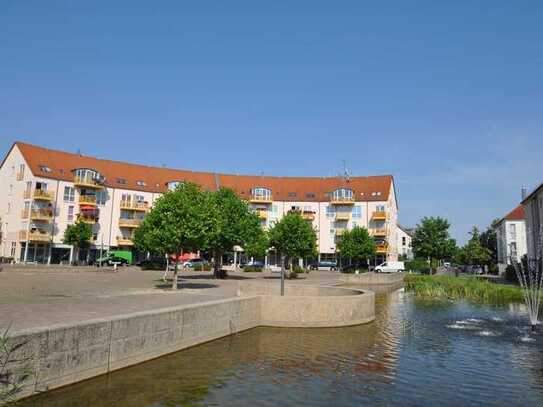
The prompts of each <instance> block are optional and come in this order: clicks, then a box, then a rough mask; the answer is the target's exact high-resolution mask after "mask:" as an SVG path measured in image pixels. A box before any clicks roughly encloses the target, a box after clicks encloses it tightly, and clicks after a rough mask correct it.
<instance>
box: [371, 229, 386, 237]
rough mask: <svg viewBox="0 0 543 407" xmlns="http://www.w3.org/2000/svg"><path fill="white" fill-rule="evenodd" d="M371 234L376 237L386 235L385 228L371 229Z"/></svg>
mask: <svg viewBox="0 0 543 407" xmlns="http://www.w3.org/2000/svg"><path fill="white" fill-rule="evenodd" d="M371 235H372V236H376V237H385V236H386V235H387V230H386V229H372V231H371Z"/></svg>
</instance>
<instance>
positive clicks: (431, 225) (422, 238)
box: [411, 217, 456, 264]
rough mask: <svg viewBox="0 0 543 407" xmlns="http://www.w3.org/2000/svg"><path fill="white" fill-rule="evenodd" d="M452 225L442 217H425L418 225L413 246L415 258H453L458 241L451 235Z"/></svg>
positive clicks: (412, 242)
mask: <svg viewBox="0 0 543 407" xmlns="http://www.w3.org/2000/svg"><path fill="white" fill-rule="evenodd" d="M449 227H450V224H449V222H448V221H447V220H446V219H443V218H440V217H429V218H428V217H424V218H422V220H421V223H420V224H419V225H417V228H416V229H415V233H414V234H413V239H412V241H411V246H412V247H413V253H414V254H415V257H422V258H428V259H430V264H431V263H432V260H443V259H445V258H448V257H452V256H453V255H454V253H455V251H456V241H455V240H454V239H452V238H451V237H450V235H449Z"/></svg>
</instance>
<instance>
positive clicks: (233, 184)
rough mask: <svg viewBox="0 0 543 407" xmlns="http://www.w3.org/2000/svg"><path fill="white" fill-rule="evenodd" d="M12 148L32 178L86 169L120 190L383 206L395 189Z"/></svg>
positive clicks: (64, 176) (382, 183) (354, 180)
mask: <svg viewBox="0 0 543 407" xmlns="http://www.w3.org/2000/svg"><path fill="white" fill-rule="evenodd" d="M14 145H16V146H17V147H18V148H19V150H20V151H21V154H22V155H23V157H24V158H25V160H26V162H27V164H28V166H29V168H30V170H31V171H32V173H33V174H34V175H35V176H38V177H43V178H51V179H56V180H63V181H68V182H71V181H73V172H72V171H73V170H74V169H77V168H88V169H93V170H96V171H98V172H99V173H100V174H101V175H103V176H104V177H105V185H106V186H108V187H111V188H119V189H130V190H139V191H147V192H165V191H166V190H167V187H166V184H167V183H168V182H171V181H184V182H194V183H196V184H199V185H200V186H201V187H202V188H203V189H206V190H216V189H217V188H219V187H227V188H231V189H232V190H234V191H235V192H236V193H237V194H238V195H240V196H241V197H242V198H243V197H249V196H250V194H251V189H252V188H255V187H266V188H269V189H271V190H272V197H273V199H274V200H276V201H315V202H319V201H321V202H322V201H327V200H328V199H329V197H328V195H327V194H328V193H330V192H332V191H334V190H335V189H337V188H341V187H345V188H350V189H352V190H353V192H354V195H355V200H356V201H386V200H388V198H389V194H390V192H391V190H392V188H394V180H393V177H392V176H391V175H381V176H369V177H351V178H350V179H349V180H346V179H344V178H343V177H273V176H254V175H233V174H219V173H213V172H194V171H190V170H177V169H171V168H162V167H150V166H146V165H140V164H130V163H125V162H121V161H113V160H106V159H100V158H95V157H90V156H85V155H81V154H74V153H68V152H64V151H58V150H51V149H48V148H44V147H39V146H35V145H32V144H27V143H23V142H15V144H14ZM12 148H13V147H12ZM10 151H11V150H10ZM44 166H46V167H48V168H49V169H50V172H45V171H43V170H42V168H43V167H44ZM119 178H122V179H123V180H124V181H125V183H124V184H120V183H118V182H117V179H119ZM138 181H143V182H144V183H145V184H144V185H139V184H138Z"/></svg>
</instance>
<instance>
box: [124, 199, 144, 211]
mask: <svg viewBox="0 0 543 407" xmlns="http://www.w3.org/2000/svg"><path fill="white" fill-rule="evenodd" d="M120 206H121V209H125V210H129V211H141V212H145V211H147V210H149V203H147V202H132V201H121V204H120Z"/></svg>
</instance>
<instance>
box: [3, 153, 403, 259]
mask: <svg viewBox="0 0 543 407" xmlns="http://www.w3.org/2000/svg"><path fill="white" fill-rule="evenodd" d="M180 182H194V183H197V184H199V185H201V187H202V188H203V189H205V190H216V189H218V188H222V187H226V188H230V189H232V190H234V191H235V192H236V193H237V194H238V195H239V196H240V197H241V198H243V199H245V200H247V201H248V202H250V204H251V206H252V207H253V209H254V210H255V212H256V213H257V214H258V216H259V217H260V219H261V222H262V226H263V227H265V228H267V227H269V226H270V225H272V224H273V223H274V222H276V221H277V220H279V219H281V217H282V216H283V215H284V214H286V213H288V212H289V211H292V210H296V211H300V212H301V214H302V216H303V217H304V218H305V219H306V220H307V221H308V222H311V223H312V225H313V227H314V228H315V230H316V231H317V236H318V246H319V252H320V256H321V257H322V258H333V257H335V255H336V243H337V242H338V240H339V239H341V235H342V233H343V232H344V231H345V230H347V229H350V228H352V227H354V226H357V225H358V226H363V227H365V228H367V229H368V231H369V232H370V234H371V235H372V236H373V237H374V239H375V241H376V247H377V254H378V259H377V261H380V260H385V259H388V260H396V259H397V257H398V248H397V241H398V239H397V236H398V227H397V223H398V205H397V198H396V192H395V187H394V178H393V177H392V176H390V175H383V176H369V177H349V178H343V177H275V176H248V175H232V174H219V173H212V172H193V171H186V170H175V169H169V168H161V167H149V166H144V165H137V164H130V163H124V162H119V161H111V160H104V159H99V158H94V157H89V156H84V155H80V154H73V153H67V152H63V151H57V150H50V149H47V148H44V147H39V146H34V145H30V144H26V143H21V142H15V143H14V144H13V146H12V147H11V149H10V150H9V152H8V153H7V155H6V156H5V158H4V160H3V162H2V165H1V167H0V191H1V197H0V222H1V237H0V255H1V256H3V257H12V258H14V260H15V261H16V262H25V261H26V262H38V263H59V262H68V261H69V259H71V256H72V249H71V247H70V246H67V245H65V244H63V243H62V238H63V235H64V231H65V229H66V227H67V226H68V225H69V224H71V223H74V222H75V221H76V220H77V219H81V220H83V221H84V222H87V223H89V224H90V225H92V230H93V238H92V247H91V255H92V257H94V256H96V253H97V252H99V251H100V250H108V249H110V248H124V249H130V248H132V247H133V242H132V236H133V232H134V230H135V228H137V227H138V225H139V224H140V223H141V221H142V219H143V218H144V217H145V214H146V213H147V211H148V210H149V209H150V208H152V206H153V203H154V202H155V200H156V199H157V198H158V197H159V196H160V195H161V194H163V193H165V192H166V191H168V189H172V188H175V186H176V185H177V184H178V183H180ZM271 263H272V264H273V261H271Z"/></svg>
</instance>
